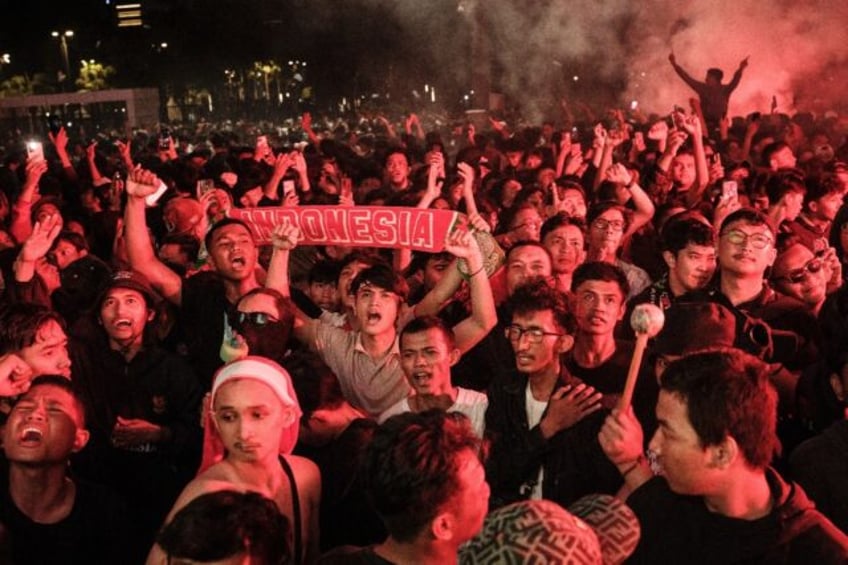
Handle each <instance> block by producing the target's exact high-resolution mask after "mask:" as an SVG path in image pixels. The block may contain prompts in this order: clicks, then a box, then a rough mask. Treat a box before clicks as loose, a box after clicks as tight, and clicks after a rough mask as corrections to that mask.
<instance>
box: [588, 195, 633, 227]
mask: <svg viewBox="0 0 848 565" xmlns="http://www.w3.org/2000/svg"><path fill="white" fill-rule="evenodd" d="M607 210H618V211H619V212H621V217H622V219H623V220H624V230H623V231H624V232H626V231H627V229H628V228H629V227H630V224H631V222H632V221H633V213H632V212H631V211H630V210H628V209H627V208H625V207H624V206H622V205H621V204H619V203H618V202H613V201H610V200H607V201H605V202H597V203H595V204H593V205H592V206H591V207H590V208H589V210H588V211H587V212H586V225H587V226H591V225H592V223H594V221H595V220H597V219H598V218H599V217H600V216H601V214H603V213H604V212H606V211H607Z"/></svg>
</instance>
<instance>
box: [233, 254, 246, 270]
mask: <svg viewBox="0 0 848 565" xmlns="http://www.w3.org/2000/svg"><path fill="white" fill-rule="evenodd" d="M232 264H233V267H238V268H241V267H244V266H245V265H247V261H245V259H244V257H233V260H232Z"/></svg>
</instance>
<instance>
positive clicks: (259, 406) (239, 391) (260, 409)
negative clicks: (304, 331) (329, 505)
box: [148, 357, 321, 563]
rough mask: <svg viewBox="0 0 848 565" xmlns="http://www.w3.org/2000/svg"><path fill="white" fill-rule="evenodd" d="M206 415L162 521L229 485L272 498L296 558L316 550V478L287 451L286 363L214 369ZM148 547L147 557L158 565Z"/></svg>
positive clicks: (294, 405)
mask: <svg viewBox="0 0 848 565" xmlns="http://www.w3.org/2000/svg"><path fill="white" fill-rule="evenodd" d="M209 406H210V410H209V411H208V413H207V414H206V416H205V438H204V450H203V462H202V463H201V465H200V471H199V472H198V475H197V477H196V478H195V479H194V480H193V481H192V482H190V483H189V484H188V486H186V488H185V490H184V491H183V492H182V494H181V495H180V497H179V499H178V500H177V503H176V504H175V505H174V508H173V509H172V510H171V513H170V514H169V516H168V518H167V520H166V524H167V523H168V522H170V521H171V520H172V519H173V517H174V515H175V514H176V513H177V512H178V511H179V510H180V509H181V508H183V507H184V506H185V505H186V504H188V503H189V502H191V501H192V500H194V499H195V498H197V497H198V496H200V495H203V494H206V493H209V492H216V491H219V490H224V489H230V490H236V491H240V492H244V491H254V492H258V493H259V494H261V495H263V496H265V497H267V498H270V499H271V500H273V501H274V502H275V503H276V504H277V507H278V508H279V509H280V512H282V513H283V514H284V515H285V516H286V517H288V518H289V520H290V521H291V523H292V530H293V532H294V542H293V544H292V545H293V548H294V555H296V556H297V557H296V559H295V562H297V563H300V562H308V561H311V560H313V559H314V558H315V557H316V556H317V551H318V508H319V505H320V499H321V476H320V473H319V471H318V468H317V467H316V466H315V465H314V464H313V463H312V462H311V461H309V460H307V459H304V458H302V457H297V456H294V455H291V451H292V449H293V448H294V445H295V443H297V434H298V420H299V418H300V413H301V412H300V406H299V405H298V402H297V396H296V395H295V393H294V389H293V387H292V384H291V378H290V377H289V374H288V373H287V372H286V370H285V369H283V368H282V367H280V366H279V365H277V364H276V363H274V362H273V361H270V360H268V359H266V358H264V357H245V358H244V359H241V360H239V361H236V362H234V363H230V364H229V365H225V366H224V367H222V368H221V369H220V370H219V371H218V372H217V373H216V375H215V379H214V381H213V385H212V394H211V399H210V404H209ZM162 562H163V555H162V552H161V548H159V547H158V546H154V548H153V550H152V551H151V554H150V556H149V557H148V563H162Z"/></svg>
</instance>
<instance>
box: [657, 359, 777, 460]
mask: <svg viewBox="0 0 848 565" xmlns="http://www.w3.org/2000/svg"><path fill="white" fill-rule="evenodd" d="M660 390H661V391H663V392H667V393H671V394H674V395H676V396H677V397H678V398H680V399H681V400H683V401H684V402H685V403H686V407H687V413H688V415H689V421H690V423H691V424H692V428H693V429H694V430H695V432H696V433H697V434H698V439H699V440H700V442H701V445H702V446H704V447H708V446H711V445H717V444H719V443H721V442H722V441H723V440H724V438H725V437H726V436H730V437H732V438H733V439H734V440H735V441H736V443H737V444H738V445H739V449H740V450H741V452H742V454H743V456H744V458H745V461H747V462H748V464H749V465H751V466H752V467H754V468H756V469H765V468H766V467H767V466H768V465H769V464H770V463H771V460H772V458H773V457H774V456H775V455H776V454H778V453H779V452H780V441H779V440H778V438H777V392H776V391H775V389H774V387H773V386H772V384H771V382H770V380H769V367H768V365H767V364H766V363H764V362H763V361H761V360H760V359H757V358H756V357H754V356H753V355H750V354H748V353H745V352H743V351H741V350H738V349H732V348H720V349H713V350H709V351H702V352H697V353H693V354H691V355H687V356H685V357H682V358H681V359H678V360H677V361H674V362H673V363H671V364H670V365H669V366H668V368H667V369H666V370H665V372H664V373H663V377H662V379H661V381H660Z"/></svg>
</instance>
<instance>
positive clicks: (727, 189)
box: [721, 180, 739, 200]
mask: <svg viewBox="0 0 848 565" xmlns="http://www.w3.org/2000/svg"><path fill="white" fill-rule="evenodd" d="M737 196H739V185H738V184H736V181H735V180H726V181H724V182H723V183H721V198H722V200H731V199H735V198H736V197H737Z"/></svg>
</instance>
